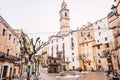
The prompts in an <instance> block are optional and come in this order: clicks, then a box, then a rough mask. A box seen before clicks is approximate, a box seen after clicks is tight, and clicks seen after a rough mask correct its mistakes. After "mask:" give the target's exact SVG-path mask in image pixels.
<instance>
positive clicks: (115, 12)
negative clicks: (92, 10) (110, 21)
mask: <svg viewBox="0 0 120 80" xmlns="http://www.w3.org/2000/svg"><path fill="white" fill-rule="evenodd" d="M111 10H112V12H113V13H114V14H115V15H116V16H120V14H118V12H117V6H115V5H112V7H111Z"/></svg>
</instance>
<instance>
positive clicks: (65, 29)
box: [59, 0, 70, 35]
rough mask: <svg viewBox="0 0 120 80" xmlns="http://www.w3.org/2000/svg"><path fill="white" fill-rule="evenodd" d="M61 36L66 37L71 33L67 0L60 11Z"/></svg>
mask: <svg viewBox="0 0 120 80" xmlns="http://www.w3.org/2000/svg"><path fill="white" fill-rule="evenodd" d="M59 13H60V34H61V35H65V34H68V33H69V32H70V18H69V9H67V4H66V2H65V0H63V2H62V6H61V10H60V12H59Z"/></svg>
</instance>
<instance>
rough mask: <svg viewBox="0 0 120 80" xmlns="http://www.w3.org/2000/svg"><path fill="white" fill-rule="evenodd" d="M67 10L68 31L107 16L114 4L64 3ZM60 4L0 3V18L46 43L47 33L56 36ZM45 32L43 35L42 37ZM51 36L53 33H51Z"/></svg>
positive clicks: (100, 0)
mask: <svg viewBox="0 0 120 80" xmlns="http://www.w3.org/2000/svg"><path fill="white" fill-rule="evenodd" d="M65 2H66V3H67V5H68V9H69V10H70V27H71V29H73V30H74V29H77V27H81V26H82V25H85V24H86V23H87V22H95V21H96V20H99V19H101V18H103V17H106V16H107V13H109V12H110V11H111V10H110V8H111V6H112V4H114V0H65ZM61 3H62V0H0V15H1V16H2V17H3V18H4V19H5V20H6V21H7V22H8V24H9V25H10V26H11V27H12V28H14V29H18V28H20V29H21V28H22V29H23V30H24V31H25V32H26V33H39V34H30V36H32V37H36V36H40V37H41V38H42V40H46V39H47V37H48V36H49V35H52V34H51V33H48V32H58V31H59V28H60V24H59V11H60V9H61ZM43 32H45V33H43ZM53 34H55V33H53Z"/></svg>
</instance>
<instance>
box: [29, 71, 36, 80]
mask: <svg viewBox="0 0 120 80" xmlns="http://www.w3.org/2000/svg"><path fill="white" fill-rule="evenodd" d="M30 80H35V73H34V72H32V75H31V77H30Z"/></svg>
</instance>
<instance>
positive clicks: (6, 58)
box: [0, 52, 20, 62]
mask: <svg viewBox="0 0 120 80" xmlns="http://www.w3.org/2000/svg"><path fill="white" fill-rule="evenodd" d="M5 54H6V53H3V52H0V60H3V61H12V62H14V61H17V60H20V58H18V57H15V56H13V55H5Z"/></svg>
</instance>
